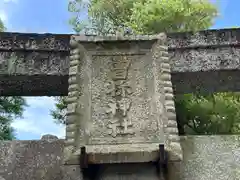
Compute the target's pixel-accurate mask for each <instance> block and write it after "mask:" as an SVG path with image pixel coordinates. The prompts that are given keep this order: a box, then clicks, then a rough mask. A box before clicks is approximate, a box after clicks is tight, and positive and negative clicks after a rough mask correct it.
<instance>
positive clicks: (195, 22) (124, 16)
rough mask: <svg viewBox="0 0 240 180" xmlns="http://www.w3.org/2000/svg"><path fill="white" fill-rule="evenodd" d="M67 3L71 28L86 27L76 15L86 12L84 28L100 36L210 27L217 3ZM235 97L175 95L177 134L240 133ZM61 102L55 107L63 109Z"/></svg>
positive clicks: (78, 0)
mask: <svg viewBox="0 0 240 180" xmlns="http://www.w3.org/2000/svg"><path fill="white" fill-rule="evenodd" d="M69 4H70V6H72V8H70V12H74V14H73V15H74V17H73V18H72V21H71V25H72V26H73V27H74V29H75V30H76V32H80V31H82V30H83V29H84V28H87V23H85V24H84V23H81V21H79V19H80V16H79V15H80V14H81V13H83V11H88V16H89V18H88V26H89V27H93V28H95V29H96V32H97V34H101V35H105V34H108V31H109V29H111V28H112V29H114V28H115V29H117V28H118V27H119V26H124V27H129V28H131V29H133V30H134V32H135V33H136V34H157V33H159V32H162V31H164V32H182V31H199V30H204V29H208V28H209V27H211V26H212V25H213V23H214V19H215V18H216V17H217V16H218V8H217V4H212V3H210V1H207V0H160V1H159V0H139V1H133V0H114V1H113V0H91V1H89V2H88V3H84V2H83V1H81V0H71V1H70V3H69ZM77 7H78V8H77ZM80 7H82V8H80ZM74 8H75V9H74ZM73 9H74V10H73ZM73 19H74V20H73ZM239 96H240V95H239V93H215V94H211V95H199V94H185V95H177V96H176V97H175V104H176V112H177V121H178V126H179V131H180V134H232V133H240V118H239V112H238V109H239V107H240V100H239ZM62 98H63V99H64V98H66V97H62ZM63 99H62V101H59V104H58V106H60V107H62V108H63V109H64V107H66V103H65V101H63ZM57 109H58V107H57ZM63 109H60V108H59V110H60V111H58V113H60V114H61V113H63V111H62V110H63ZM63 117H64V118H65V116H64V115H63V114H62V115H58V116H56V115H55V119H56V120H57V121H60V122H63V121H65V120H66V119H64V120H63V119H61V118H63ZM62 120H63V121H62Z"/></svg>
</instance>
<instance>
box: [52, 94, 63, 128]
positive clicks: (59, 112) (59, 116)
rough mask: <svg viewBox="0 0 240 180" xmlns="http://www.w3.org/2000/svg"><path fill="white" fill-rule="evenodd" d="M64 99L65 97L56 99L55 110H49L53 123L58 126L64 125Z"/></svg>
mask: <svg viewBox="0 0 240 180" xmlns="http://www.w3.org/2000/svg"><path fill="white" fill-rule="evenodd" d="M66 98H67V96H62V97H56V101H57V103H56V104H55V105H56V109H55V110H51V115H52V117H53V119H55V122H56V123H58V124H66V109H67V103H66Z"/></svg>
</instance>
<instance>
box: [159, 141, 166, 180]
mask: <svg viewBox="0 0 240 180" xmlns="http://www.w3.org/2000/svg"><path fill="white" fill-rule="evenodd" d="M158 171H159V176H161V177H162V179H166V176H167V174H168V152H167V151H166V149H165V146H164V144H159V162H158Z"/></svg>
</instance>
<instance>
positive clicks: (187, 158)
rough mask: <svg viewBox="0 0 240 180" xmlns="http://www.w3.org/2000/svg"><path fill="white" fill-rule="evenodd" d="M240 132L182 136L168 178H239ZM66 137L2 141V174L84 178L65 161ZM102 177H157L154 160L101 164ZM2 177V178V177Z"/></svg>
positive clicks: (26, 178)
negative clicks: (179, 157)
mask: <svg viewBox="0 0 240 180" xmlns="http://www.w3.org/2000/svg"><path fill="white" fill-rule="evenodd" d="M239 141H240V136H230V135H229V136H228V135H225V136H187V137H182V138H181V144H182V147H183V153H184V156H183V157H184V159H183V161H182V162H174V163H171V164H169V180H205V179H211V180H226V179H227V180H238V179H240V173H239V170H240V144H239ZM63 146H64V141H63V140H56V141H53V142H47V141H41V140H39V141H2V142H0V177H1V178H3V179H4V180H13V179H14V180H15V179H19V180H43V179H44V180H52V179H56V180H75V179H79V180H81V179H82V174H81V171H80V167H79V166H78V165H67V166H66V165H63V164H62V163H63ZM93 172H96V173H97V176H98V177H99V179H104V180H105V179H119V178H120V177H122V178H123V179H126V180H128V179H129V180H132V179H134V178H135V179H140V178H142V179H145V178H146V179H153V180H154V179H157V174H156V172H155V167H154V166H153V165H151V164H144V163H143V164H142V163H139V164H129V165H126V164H119V165H104V166H102V165H100V166H99V167H98V168H92V169H91V172H90V174H92V175H93V174H94V173H93ZM1 178H0V179H1Z"/></svg>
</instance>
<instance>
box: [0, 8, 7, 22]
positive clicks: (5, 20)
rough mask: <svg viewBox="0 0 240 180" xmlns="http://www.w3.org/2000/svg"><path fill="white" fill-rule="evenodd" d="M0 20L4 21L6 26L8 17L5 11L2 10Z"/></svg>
mask: <svg viewBox="0 0 240 180" xmlns="http://www.w3.org/2000/svg"><path fill="white" fill-rule="evenodd" d="M0 19H1V20H2V21H3V23H4V24H6V23H7V20H8V17H7V13H6V12H5V11H4V10H0Z"/></svg>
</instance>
